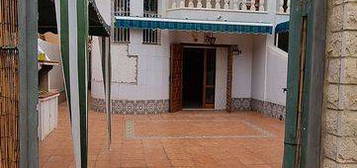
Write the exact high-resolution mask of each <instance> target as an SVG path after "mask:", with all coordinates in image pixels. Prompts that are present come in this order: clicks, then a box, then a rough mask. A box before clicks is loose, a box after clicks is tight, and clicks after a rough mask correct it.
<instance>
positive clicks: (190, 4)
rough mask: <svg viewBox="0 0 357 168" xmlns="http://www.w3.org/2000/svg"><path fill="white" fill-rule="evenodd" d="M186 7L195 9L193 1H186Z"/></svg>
mask: <svg viewBox="0 0 357 168" xmlns="http://www.w3.org/2000/svg"><path fill="white" fill-rule="evenodd" d="M188 7H189V8H194V7H195V5H194V4H193V0H189V1H188Z"/></svg>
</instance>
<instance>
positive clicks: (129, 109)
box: [91, 98, 169, 114]
mask: <svg viewBox="0 0 357 168" xmlns="http://www.w3.org/2000/svg"><path fill="white" fill-rule="evenodd" d="M91 108H92V110H94V111H96V112H104V111H105V101H104V99H96V98H92V103H91ZM112 110H113V113H115V114H157V113H166V112H168V111H169V100H112Z"/></svg>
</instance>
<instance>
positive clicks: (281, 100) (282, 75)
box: [266, 46, 288, 106]
mask: <svg viewBox="0 0 357 168" xmlns="http://www.w3.org/2000/svg"><path fill="white" fill-rule="evenodd" d="M267 62H268V64H267V82H266V88H267V89H266V100H267V101H269V102H273V103H276V104H280V105H284V106H285V105H286V93H283V88H286V84H287V83H286V82H287V70H288V54H287V53H286V52H285V51H283V50H281V49H279V48H277V47H275V46H271V47H268V61H267Z"/></svg>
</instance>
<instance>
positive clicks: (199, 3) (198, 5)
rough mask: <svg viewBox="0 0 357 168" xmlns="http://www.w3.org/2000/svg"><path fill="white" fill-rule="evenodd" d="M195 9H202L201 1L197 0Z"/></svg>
mask: <svg viewBox="0 0 357 168" xmlns="http://www.w3.org/2000/svg"><path fill="white" fill-rule="evenodd" d="M197 8H202V0H197Z"/></svg>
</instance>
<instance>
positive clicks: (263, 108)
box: [233, 98, 286, 120]
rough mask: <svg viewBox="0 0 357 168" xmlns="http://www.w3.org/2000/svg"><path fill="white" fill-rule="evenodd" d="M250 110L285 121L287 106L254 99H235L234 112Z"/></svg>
mask: <svg viewBox="0 0 357 168" xmlns="http://www.w3.org/2000/svg"><path fill="white" fill-rule="evenodd" d="M250 110H252V111H258V112H261V113H264V114H265V115H268V116H271V117H274V118H278V119H280V120H285V115H286V107H285V106H282V105H279V104H275V103H272V102H267V101H262V100H257V99H252V98H233V111H250Z"/></svg>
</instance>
